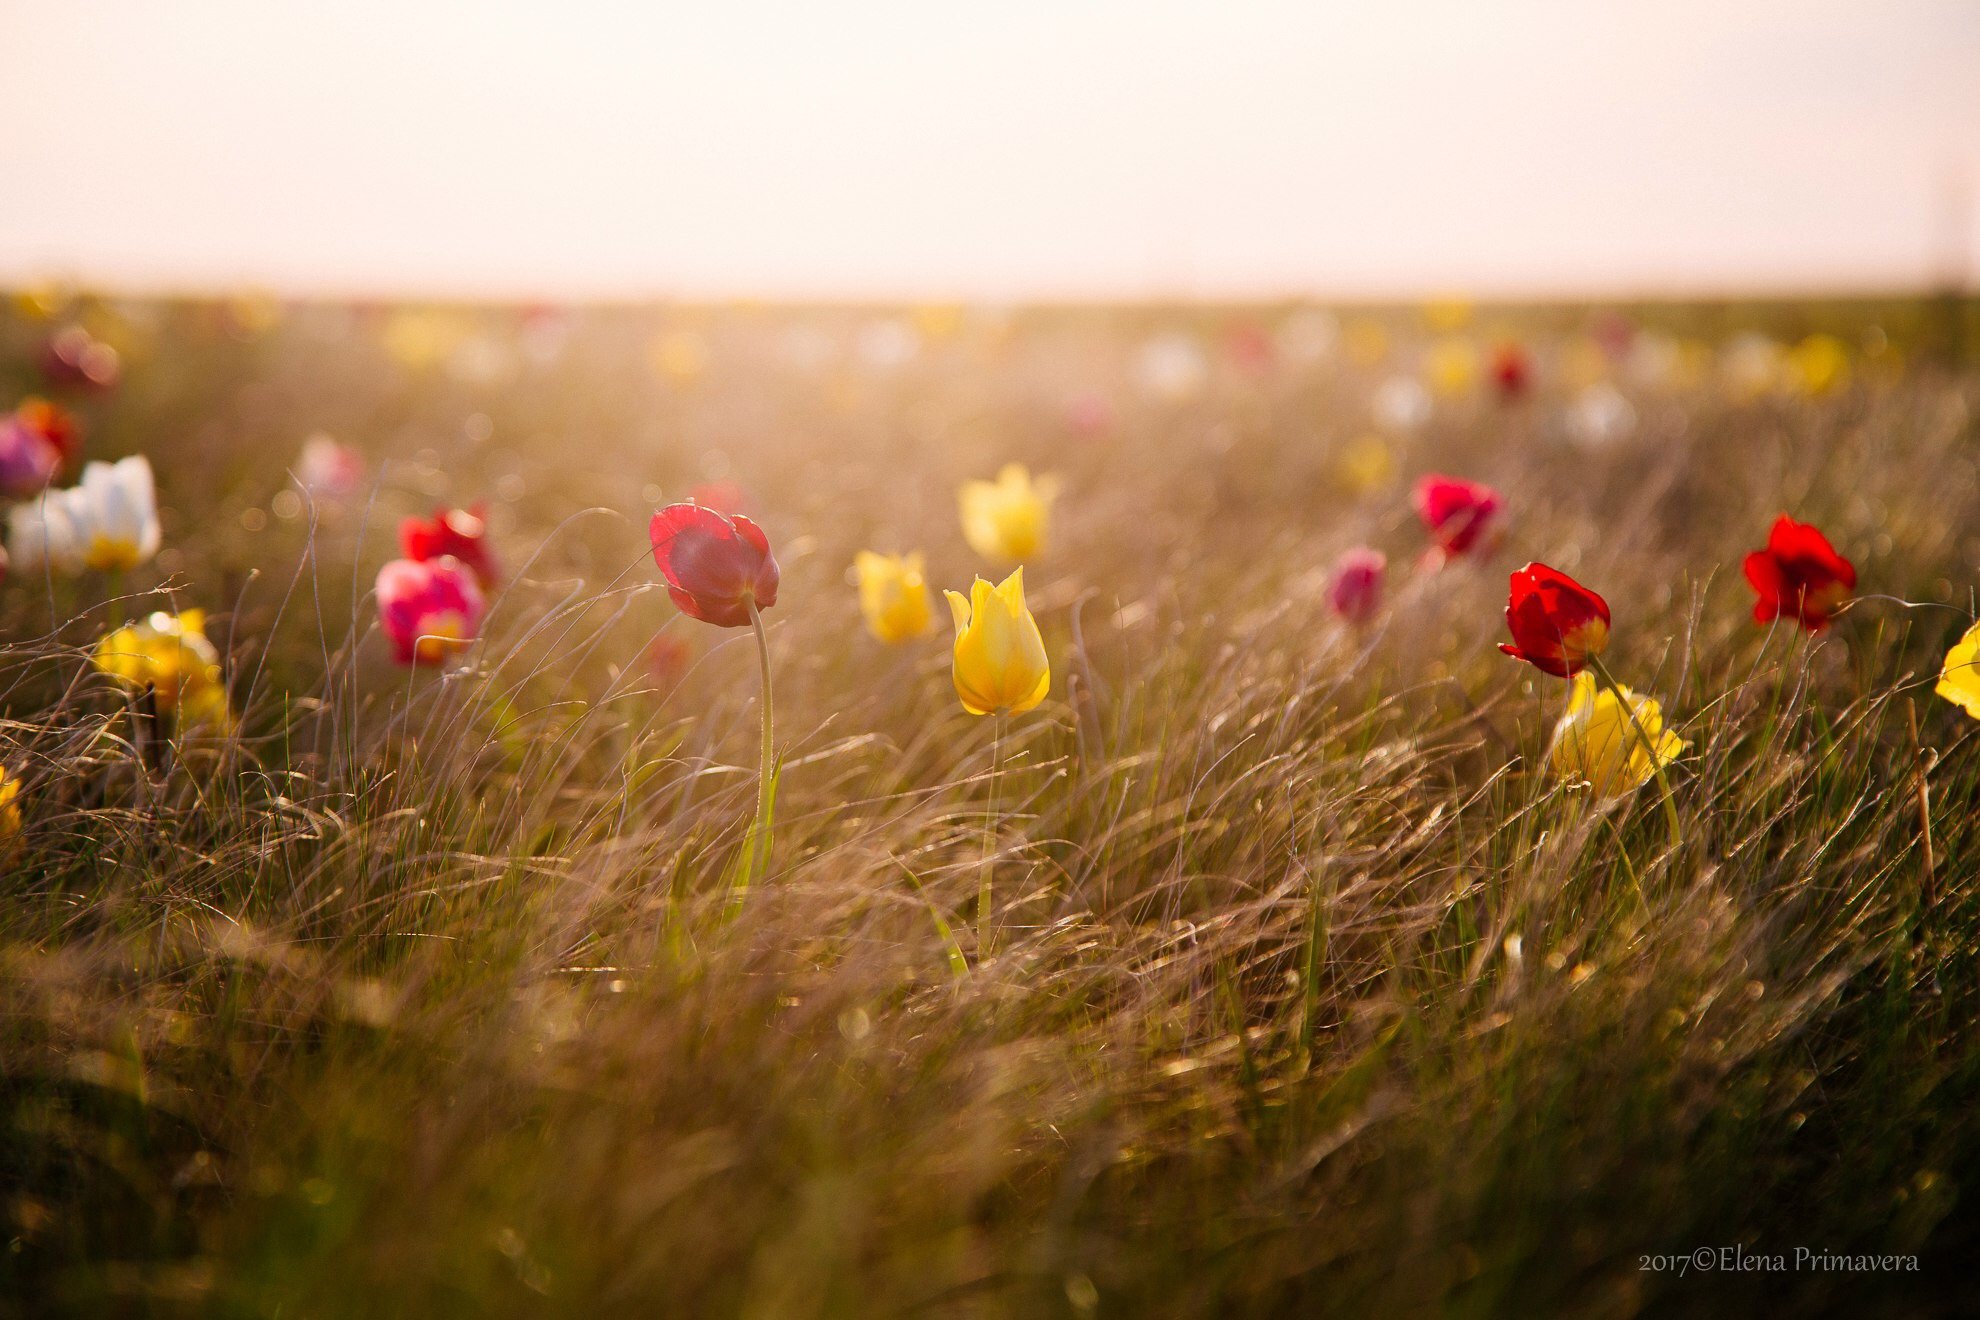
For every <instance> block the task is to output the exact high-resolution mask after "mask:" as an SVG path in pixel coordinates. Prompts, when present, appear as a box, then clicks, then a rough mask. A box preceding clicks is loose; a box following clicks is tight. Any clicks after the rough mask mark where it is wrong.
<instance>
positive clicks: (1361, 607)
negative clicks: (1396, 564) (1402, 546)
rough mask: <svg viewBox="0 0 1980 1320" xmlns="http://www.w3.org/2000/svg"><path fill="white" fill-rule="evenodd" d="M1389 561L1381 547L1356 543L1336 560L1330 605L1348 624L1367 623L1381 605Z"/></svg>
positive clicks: (1328, 587) (1329, 589) (1328, 600)
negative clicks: (1383, 583)
mask: <svg viewBox="0 0 1980 1320" xmlns="http://www.w3.org/2000/svg"><path fill="white" fill-rule="evenodd" d="M1388 567H1389V560H1388V557H1387V556H1386V555H1384V554H1383V553H1382V552H1381V551H1380V550H1371V549H1369V548H1368V547H1367V546H1365V545H1359V546H1356V547H1355V548H1354V549H1352V550H1350V551H1348V552H1347V553H1346V554H1344V555H1342V556H1341V557H1340V558H1339V559H1338V560H1336V561H1335V563H1334V579H1333V581H1332V582H1331V583H1329V584H1328V586H1327V604H1328V605H1329V606H1331V607H1332V609H1333V611H1334V613H1335V614H1338V615H1339V616H1340V617H1341V618H1343V619H1346V620H1347V621H1348V622H1349V623H1367V622H1368V621H1369V620H1370V619H1371V618H1373V617H1374V616H1375V611H1376V610H1378V609H1380V608H1381V607H1382V580H1383V578H1384V577H1385V576H1386V575H1387V572H1388Z"/></svg>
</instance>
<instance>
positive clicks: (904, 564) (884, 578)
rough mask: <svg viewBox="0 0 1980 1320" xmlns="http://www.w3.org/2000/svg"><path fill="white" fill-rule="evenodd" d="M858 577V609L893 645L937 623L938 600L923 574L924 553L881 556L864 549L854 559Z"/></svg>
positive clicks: (873, 629)
mask: <svg viewBox="0 0 1980 1320" xmlns="http://www.w3.org/2000/svg"><path fill="white" fill-rule="evenodd" d="M853 571H854V572H855V573H856V574H857V575H858V577H859V609H860V613H862V614H864V615H865V616H866V626H867V629H868V630H869V631H871V632H872V634H873V635H874V636H875V637H877V638H879V639H880V640H881V641H883V642H886V643H888V644H889V645H892V644H893V643H895V642H905V641H909V640H911V639H913V638H916V637H919V636H921V635H922V634H923V633H925V632H927V631H928V629H929V628H930V626H932V625H933V624H934V622H935V602H934V599H933V598H932V597H931V596H930V595H929V592H928V581H927V579H926V578H924V577H923V576H922V572H921V556H920V555H918V554H913V555H905V556H903V555H882V554H875V553H874V552H873V551H871V550H862V551H860V552H859V555H858V557H857V558H856V559H854V560H853Z"/></svg>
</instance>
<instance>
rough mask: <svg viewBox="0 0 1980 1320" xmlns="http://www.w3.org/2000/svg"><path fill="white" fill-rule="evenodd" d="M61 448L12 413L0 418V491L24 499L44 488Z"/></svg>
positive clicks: (59, 462)
mask: <svg viewBox="0 0 1980 1320" xmlns="http://www.w3.org/2000/svg"><path fill="white" fill-rule="evenodd" d="M61 467H62V451H61V450H59V449H57V448H56V447H55V446H54V445H52V444H50V443H49V442H48V441H47V439H46V438H44V437H43V436H42V435H41V433H40V432H38V431H36V430H35V429H34V428H33V427H31V426H29V425H28V424H27V423H26V422H24V421H22V420H21V419H20V418H19V417H16V416H4V417H0V494H6V495H10V496H12V497H13V498H15V499H27V498H29V497H31V496H34V495H38V494H40V493H41V492H42V491H44V490H46V489H47V488H48V483H49V482H50V481H53V480H54V479H55V474H56V473H57V472H58V471H60V470H61Z"/></svg>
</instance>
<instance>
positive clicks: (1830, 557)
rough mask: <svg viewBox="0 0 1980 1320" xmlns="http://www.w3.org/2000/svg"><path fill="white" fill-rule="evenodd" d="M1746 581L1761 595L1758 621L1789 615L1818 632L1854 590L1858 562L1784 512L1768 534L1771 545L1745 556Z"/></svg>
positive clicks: (1756, 608)
mask: <svg viewBox="0 0 1980 1320" xmlns="http://www.w3.org/2000/svg"><path fill="white" fill-rule="evenodd" d="M1746 580H1747V581H1748V582H1749V583H1751V584H1752V586H1753V593H1754V595H1755V596H1756V597H1758V599H1757V600H1755V601H1754V603H1753V619H1754V622H1756V623H1767V622H1769V621H1771V620H1773V619H1779V618H1790V619H1793V620H1794V621H1795V622H1797V623H1799V624H1800V625H1801V626H1802V627H1804V628H1806V629H1807V630H1808V631H1810V632H1820V631H1822V629H1824V628H1826V627H1828V626H1829V620H1830V619H1831V618H1833V617H1834V616H1835V613H1836V611H1837V610H1839V609H1841V608H1842V606H1843V604H1844V602H1846V601H1847V600H1848V599H1849V597H1850V593H1851V592H1852V591H1854V590H1855V589H1856V565H1854V564H1852V563H1850V562H1849V561H1848V560H1847V559H1844V558H1843V557H1842V556H1841V555H1839V554H1837V553H1836V548H1835V547H1834V546H1833V545H1830V544H1829V538H1828V537H1826V536H1824V535H1822V533H1821V532H1819V531H1817V530H1816V529H1815V528H1813V527H1811V526H1809V525H1808V524H1807V523H1798V522H1796V521H1795V520H1794V519H1792V518H1790V517H1788V516H1787V515H1786V514H1785V513H1784V514H1782V515H1781V516H1780V517H1779V518H1777V519H1775V520H1774V526H1773V530H1772V531H1770V532H1769V533H1768V534H1767V548H1766V549H1764V550H1755V551H1754V552H1753V553H1752V554H1750V555H1748V556H1747V557H1746Z"/></svg>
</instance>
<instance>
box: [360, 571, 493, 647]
mask: <svg viewBox="0 0 1980 1320" xmlns="http://www.w3.org/2000/svg"><path fill="white" fill-rule="evenodd" d="M377 590H378V621H379V623H380V625H382V626H383V627H384V629H385V635H386V636H387V637H389V638H391V639H392V655H393V658H394V659H396V660H397V661H398V662H399V663H400V664H402V665H438V664H444V663H446V661H447V660H448V658H449V657H451V656H453V655H457V654H458V653H460V652H462V651H465V650H466V649H467V648H468V647H469V646H470V645H472V644H473V642H474V639H475V638H476V637H477V636H479V635H480V632H481V621H482V619H483V618H484V617H485V616H486V615H487V613H488V605H487V602H486V601H485V600H484V599H483V598H482V595H481V588H480V587H479V586H477V585H476V584H475V580H474V573H473V571H472V570H470V569H469V568H468V567H467V566H466V565H465V564H463V563H461V562H460V561H459V560H458V559H449V558H442V559H430V560H424V561H422V560H417V559H394V560H393V561H392V562H391V563H389V564H387V565H385V567H383V568H381V569H379V570H378V589H377Z"/></svg>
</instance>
